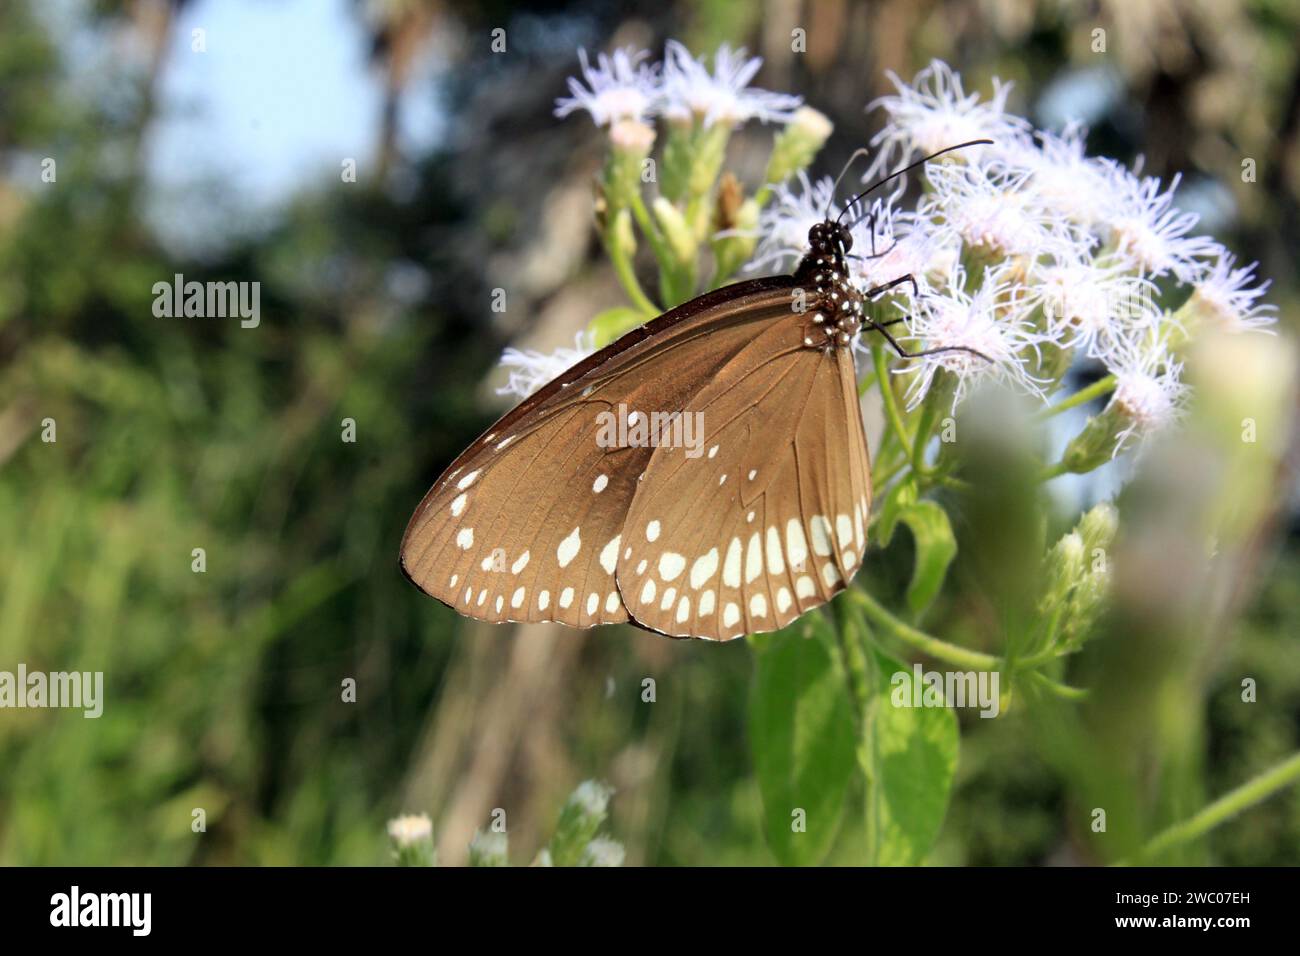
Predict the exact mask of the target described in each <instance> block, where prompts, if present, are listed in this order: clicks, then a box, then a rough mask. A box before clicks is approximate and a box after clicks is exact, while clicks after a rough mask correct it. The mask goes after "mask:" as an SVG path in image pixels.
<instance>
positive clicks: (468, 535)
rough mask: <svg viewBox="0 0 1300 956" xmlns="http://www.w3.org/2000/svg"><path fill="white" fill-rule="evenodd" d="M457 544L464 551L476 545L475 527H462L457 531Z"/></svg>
mask: <svg viewBox="0 0 1300 956" xmlns="http://www.w3.org/2000/svg"><path fill="white" fill-rule="evenodd" d="M456 544H457V545H458V546H459V547H460V549H461V550H462V551H468V550H469V549H470V548H472V547H474V529H473V528H461V529H460V530H459V531H457V532H456Z"/></svg>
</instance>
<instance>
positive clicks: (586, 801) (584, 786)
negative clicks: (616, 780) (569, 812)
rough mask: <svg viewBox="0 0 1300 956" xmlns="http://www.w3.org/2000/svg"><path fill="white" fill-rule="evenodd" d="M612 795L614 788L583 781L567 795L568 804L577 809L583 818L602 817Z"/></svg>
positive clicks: (595, 782) (594, 781)
mask: <svg viewBox="0 0 1300 956" xmlns="http://www.w3.org/2000/svg"><path fill="white" fill-rule="evenodd" d="M613 795H614V788H613V787H611V786H609V784H605V783H601V782H600V781H599V780H584V781H582V783H580V784H578V786H577V788H576V789H575V790H574V791H573V793H571V794H570V795H569V803H571V804H572V805H573V806H575V807H577V808H578V809H579V810H580V811H581V812H582V814H583V815H584V816H587V817H599V816H603V815H604V813H605V810H606V808H607V807H608V806H609V798H610V797H612V796H613Z"/></svg>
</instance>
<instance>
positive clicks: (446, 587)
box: [401, 278, 793, 627]
mask: <svg viewBox="0 0 1300 956" xmlns="http://www.w3.org/2000/svg"><path fill="white" fill-rule="evenodd" d="M792 284H793V283H792V280H791V279H788V278H775V279H764V280H757V281H755V282H749V283H742V284H739V285H736V286H731V287H729V288H725V289H721V290H718V291H717V292H714V293H709V294H707V295H705V296H702V297H700V298H699V299H696V300H693V301H692V302H689V303H686V304H685V305H684V306H681V307H679V308H677V309H674V310H672V311H671V312H668V313H666V314H665V315H663V316H660V317H659V318H658V319H656V320H654V321H653V322H651V323H649V324H647V325H646V326H643V327H641V328H639V329H636V330H634V331H632V332H630V333H628V335H626V336H624V337H623V338H622V339H620V340H619V341H617V342H615V343H613V344H612V345H610V346H608V347H607V348H605V349H603V350H601V351H600V352H598V353H596V354H595V355H593V356H590V357H589V358H587V359H585V360H584V361H583V362H581V363H579V364H578V365H576V366H574V367H573V368H572V369H570V370H569V371H568V372H566V373H565V374H564V375H562V376H560V377H559V378H557V379H556V380H555V381H554V382H552V383H550V384H549V385H548V386H546V387H545V388H543V389H542V390H541V391H539V392H538V393H537V394H535V395H533V396H532V397H531V398H529V399H528V400H526V401H525V402H523V403H522V404H521V405H519V406H518V407H517V408H515V409H514V410H513V411H511V412H510V413H508V414H507V415H506V416H505V417H503V418H502V419H501V420H500V421H498V422H497V423H496V424H495V425H493V426H492V428H490V429H489V430H488V431H487V433H486V434H485V435H483V436H482V437H481V438H479V439H478V440H477V441H475V442H474V444H473V445H471V446H470V448H469V449H468V450H467V451H466V452H465V453H464V454H462V455H461V456H460V457H459V458H457V460H456V461H455V462H453V463H452V465H451V467H450V468H448V470H447V472H446V473H445V474H444V475H443V476H442V477H441V478H439V480H438V481H437V482H436V483H435V484H434V486H433V487H432V488H431V489H430V490H429V492H428V494H427V495H425V498H424V500H423V501H422V502H421V503H420V506H419V507H418V508H417V509H416V512H415V514H414V515H413V516H412V518H411V521H410V523H409V525H408V526H407V529H406V534H405V536H404V537H403V540H402V550H401V561H402V567H403V570H404V571H405V573H406V574H407V576H408V577H409V578H410V579H411V580H412V581H413V582H414V583H415V584H416V585H417V586H419V587H420V588H421V589H422V590H424V591H425V592H426V593H428V594H430V595H432V596H433V597H436V598H438V599H439V600H441V601H443V602H444V603H446V604H448V605H450V606H451V607H454V608H455V609H456V610H457V611H460V612H461V613H462V614H466V615H468V616H471V617H475V618H479V619H482V620H487V621H559V622H562V623H565V624H571V625H575V626H581V627H588V626H591V625H594V624H602V623H615V622H619V621H626V620H627V619H628V615H627V611H626V609H625V607H624V604H623V601H622V598H621V596H620V593H619V591H618V588H617V585H616V580H615V574H614V572H615V570H616V567H617V561H618V558H619V556H620V553H621V551H622V550H624V546H623V545H622V542H621V536H622V531H623V525H624V522H625V520H626V518H627V514H628V510H629V508H630V506H631V503H632V500H633V495H634V493H635V491H636V488H637V485H638V479H639V478H640V476H641V475H642V473H643V472H645V470H646V468H647V467H648V465H649V463H650V460H651V455H652V452H653V451H654V449H653V448H652V447H638V446H632V447H629V446H626V445H620V444H618V443H617V442H614V443H612V444H611V443H609V442H604V441H601V440H600V439H601V438H602V429H603V428H605V427H606V425H607V424H608V421H609V420H610V419H609V418H605V417H602V415H604V416H610V417H612V419H613V420H615V421H616V420H617V418H618V415H619V406H620V405H621V406H623V407H624V410H625V411H626V413H627V415H628V416H630V415H631V414H632V413H633V412H637V413H640V414H650V413H652V412H656V411H659V412H672V411H675V410H680V409H683V408H686V407H688V406H689V405H690V404H691V403H692V402H693V401H694V397H695V396H696V394H698V393H699V391H700V390H701V389H703V388H704V387H706V385H707V383H708V382H710V381H711V380H712V379H713V378H714V376H715V375H717V373H718V372H719V370H720V369H721V368H722V367H723V366H724V365H726V364H727V363H728V362H729V361H730V360H731V359H732V358H733V357H734V356H735V355H736V354H737V353H738V352H740V351H741V350H742V349H743V348H744V347H745V346H746V344H747V343H748V342H750V341H751V340H753V339H754V337H755V336H757V335H758V334H759V330H760V329H762V328H766V327H770V326H771V325H772V324H774V320H776V319H779V318H786V319H788V318H789V316H790V314H791V295H790V289H791V287H792ZM606 437H607V435H606Z"/></svg>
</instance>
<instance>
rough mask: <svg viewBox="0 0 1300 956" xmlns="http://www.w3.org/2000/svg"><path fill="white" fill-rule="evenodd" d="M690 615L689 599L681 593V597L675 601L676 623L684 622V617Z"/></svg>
mask: <svg viewBox="0 0 1300 956" xmlns="http://www.w3.org/2000/svg"><path fill="white" fill-rule="evenodd" d="M690 616H691V599H690V598H688V597H686V596H685V595H683V596H682V599H681V600H680V601H678V602H677V623H678V624H684V623H686V619H687V618H688V617H690Z"/></svg>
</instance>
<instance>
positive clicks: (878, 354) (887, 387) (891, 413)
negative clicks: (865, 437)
mask: <svg viewBox="0 0 1300 956" xmlns="http://www.w3.org/2000/svg"><path fill="white" fill-rule="evenodd" d="M871 361H872V362H873V363H874V365H875V368H876V380H877V381H879V382H880V397H881V398H882V399H883V400H884V403H885V417H886V418H887V419H888V421H889V426H890V427H891V428H892V429H893V430H894V432H895V433H896V434H897V435H898V441H899V443H900V444H901V445H902V446H903V447H904V448H906V447H908V440H907V426H906V425H904V424H903V413H902V412H901V411H900V410H899V408H898V396H897V395H895V394H894V389H893V388H892V387H891V383H890V379H889V364H888V361H887V360H886V358H885V350H884V349H883V348H880V347H876V348H874V349H872V350H871Z"/></svg>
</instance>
